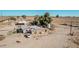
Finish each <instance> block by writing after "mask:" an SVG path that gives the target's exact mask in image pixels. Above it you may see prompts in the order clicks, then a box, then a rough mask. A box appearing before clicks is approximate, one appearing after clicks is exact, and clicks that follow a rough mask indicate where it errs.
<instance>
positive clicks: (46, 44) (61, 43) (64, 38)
mask: <svg viewBox="0 0 79 59" xmlns="http://www.w3.org/2000/svg"><path fill="white" fill-rule="evenodd" d="M61 20H62V21H60V20H59V19H57V20H55V21H54V22H53V24H54V25H55V29H54V30H53V31H52V32H51V33H48V34H45V35H39V36H37V35H35V36H34V35H31V37H30V38H25V37H24V35H23V34H17V33H14V34H8V32H10V31H13V30H14V26H13V25H8V24H9V23H8V24H5V25H4V24H2V25H1V23H0V35H4V36H5V39H3V40H2V41H0V47H1V48H16V47H17V48H75V47H79V46H78V45H76V44H75V43H73V42H72V41H71V40H70V39H71V38H73V37H72V36H69V35H68V34H69V31H70V27H69V26H64V25H59V24H61V23H63V19H61ZM64 22H65V20H64ZM68 22H69V21H67V22H65V23H68ZM69 23H70V22H69ZM73 31H75V29H73ZM17 41H19V42H17Z"/></svg>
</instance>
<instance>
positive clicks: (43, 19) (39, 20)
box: [32, 13, 52, 27]
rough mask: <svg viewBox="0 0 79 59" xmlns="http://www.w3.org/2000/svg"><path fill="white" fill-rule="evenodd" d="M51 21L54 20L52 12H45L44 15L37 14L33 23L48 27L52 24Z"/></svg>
mask: <svg viewBox="0 0 79 59" xmlns="http://www.w3.org/2000/svg"><path fill="white" fill-rule="evenodd" d="M51 21H52V18H51V17H50V14H49V13H45V14H44V15H43V16H35V18H34V21H33V23H32V24H34V25H40V26H43V27H44V26H45V27H47V25H48V24H50V23H51Z"/></svg>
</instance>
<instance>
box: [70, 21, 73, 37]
mask: <svg viewBox="0 0 79 59" xmlns="http://www.w3.org/2000/svg"><path fill="white" fill-rule="evenodd" d="M70 35H71V36H73V33H72V20H71V23H70Z"/></svg>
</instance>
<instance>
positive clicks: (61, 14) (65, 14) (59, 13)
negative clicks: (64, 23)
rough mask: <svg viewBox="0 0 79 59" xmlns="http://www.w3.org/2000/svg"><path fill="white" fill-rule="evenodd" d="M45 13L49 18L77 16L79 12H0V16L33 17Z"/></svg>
mask: <svg viewBox="0 0 79 59" xmlns="http://www.w3.org/2000/svg"><path fill="white" fill-rule="evenodd" d="M46 12H48V13H50V15H51V16H56V15H57V14H58V15H59V16H79V10H0V16H22V15H26V16H35V15H44V13H46Z"/></svg>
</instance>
